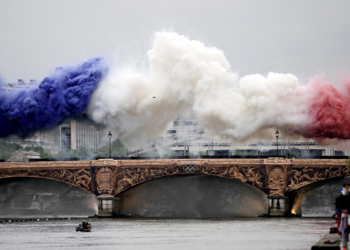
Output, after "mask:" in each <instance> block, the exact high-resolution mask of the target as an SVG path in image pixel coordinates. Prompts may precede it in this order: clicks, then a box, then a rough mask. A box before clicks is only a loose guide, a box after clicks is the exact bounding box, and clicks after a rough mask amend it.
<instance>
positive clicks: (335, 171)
mask: <svg viewBox="0 0 350 250" xmlns="http://www.w3.org/2000/svg"><path fill="white" fill-rule="evenodd" d="M347 172H348V168H347V167H346V166H340V167H333V166H331V167H329V168H321V169H320V168H317V167H310V166H300V168H296V169H293V170H292V171H291V172H290V176H291V178H290V185H289V186H288V190H291V191H292V190H296V189H299V188H301V187H303V186H306V185H309V184H311V183H313V182H318V181H323V180H326V179H331V178H336V177H341V176H345V175H347Z"/></svg>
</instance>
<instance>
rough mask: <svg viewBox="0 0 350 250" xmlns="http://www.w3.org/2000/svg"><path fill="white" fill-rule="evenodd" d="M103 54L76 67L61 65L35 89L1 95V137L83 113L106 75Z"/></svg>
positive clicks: (47, 126) (50, 124) (42, 126)
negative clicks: (101, 56) (101, 57)
mask: <svg viewBox="0 0 350 250" xmlns="http://www.w3.org/2000/svg"><path fill="white" fill-rule="evenodd" d="M106 73H107V68H106V67H105V65H104V64H103V63H102V60H101V59H100V58H94V59H90V60H88V61H87V62H85V63H83V64H81V65H78V66H74V67H62V68H61V67H60V68H57V69H56V71H55V72H54V73H53V74H52V75H51V76H50V77H46V78H45V79H44V80H43V81H42V82H41V83H40V85H39V87H38V88H36V89H30V90H27V91H24V90H23V91H19V92H15V93H10V94H4V93H3V94H2V95H0V137H6V136H8V135H10V134H18V135H20V136H22V137H24V136H26V135H28V133H30V132H34V131H37V130H42V129H48V128H52V127H54V126H57V125H59V124H60V123H62V122H63V121H64V120H66V119H67V118H69V117H73V116H80V115H82V114H83V113H84V110H85V109H86V107H87V106H88V104H89V101H90V97H91V95H92V93H93V92H94V91H95V90H96V88H97V86H98V83H99V82H100V81H101V79H102V78H103V77H104V76H105V75H106Z"/></svg>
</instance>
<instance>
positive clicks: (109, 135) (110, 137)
mask: <svg viewBox="0 0 350 250" xmlns="http://www.w3.org/2000/svg"><path fill="white" fill-rule="evenodd" d="M108 138H109V158H111V139H112V133H111V131H109V133H108Z"/></svg>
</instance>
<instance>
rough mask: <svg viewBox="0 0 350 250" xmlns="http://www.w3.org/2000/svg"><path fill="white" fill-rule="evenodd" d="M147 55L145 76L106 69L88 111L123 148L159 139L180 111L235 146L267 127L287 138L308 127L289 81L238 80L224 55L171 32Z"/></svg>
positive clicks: (275, 77)
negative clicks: (112, 134)
mask: <svg viewBox="0 0 350 250" xmlns="http://www.w3.org/2000/svg"><path fill="white" fill-rule="evenodd" d="M147 55H148V60H149V70H148V73H146V74H141V73H137V72H135V71H136V70H135V69H130V68H128V67H123V68H122V69H118V70H111V72H110V73H109V75H108V76H107V77H106V78H105V80H104V81H103V82H101V83H100V86H99V88H98V89H97V90H96V91H95V93H94V94H93V96H92V100H91V101H90V105H89V107H88V115H89V116H90V117H91V119H93V120H94V121H95V122H97V123H102V124H105V125H107V126H108V128H110V129H111V130H113V131H114V132H115V133H117V136H118V138H120V139H121V140H122V141H123V142H124V143H126V144H129V145H130V144H134V145H135V144H136V143H137V141H138V140H142V139H148V138H154V137H156V136H159V135H161V134H163V133H164V131H165V130H166V129H167V128H168V127H169V126H170V124H171V122H172V121H173V120H174V118H176V117H177V116H178V114H183V113H186V112H193V113H195V114H196V116H197V119H198V122H199V125H200V126H201V127H203V128H205V129H206V130H207V131H210V132H211V133H214V134H216V135H220V136H229V137H232V138H233V139H236V140H244V139H247V138H248V137H249V136H250V135H252V134H254V133H256V132H257V131H260V130H261V129H263V128H267V127H277V128H280V129H282V130H284V132H286V133H288V134H293V133H294V132H295V131H300V130H302V129H303V125H302V124H305V123H306V121H307V110H308V106H307V103H308V102H307V98H308V96H306V94H305V93H306V91H304V89H303V88H304V87H302V86H299V83H298V79H297V78H296V77H295V76H294V75H292V74H276V73H269V74H268V76H267V77H264V76H262V75H248V76H245V77H243V78H241V79H240V80H239V81H238V76H237V74H235V73H233V72H232V71H231V67H230V64H229V62H228V61H227V60H226V58H225V55H224V53H223V51H221V50H219V49H216V48H210V47H206V46H205V45H204V44H203V43H201V42H199V41H193V40H189V39H188V38H186V37H185V36H181V35H178V34H176V33H167V32H161V33H156V34H155V37H154V45H153V48H152V49H151V50H149V51H148V53H147ZM154 97H155V98H154Z"/></svg>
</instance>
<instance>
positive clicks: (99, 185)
mask: <svg viewBox="0 0 350 250" xmlns="http://www.w3.org/2000/svg"><path fill="white" fill-rule="evenodd" d="M348 172H349V167H348V166H347V165H346V163H345V160H337V159H332V160H328V159H284V158H268V159H153V160H113V159H100V160H91V161H38V162H3V163H0V179H1V178H11V177H34V178H45V179H51V180H55V181H60V182H65V183H68V184H71V185H74V186H77V187H79V188H82V189H84V190H86V191H89V192H91V193H93V194H95V195H96V196H97V197H98V198H99V200H100V201H101V202H100V203H101V204H102V205H103V202H104V201H105V203H106V204H107V203H108V200H114V199H113V197H116V196H117V195H118V194H120V193H121V192H123V191H125V190H127V189H130V188H132V187H133V186H135V185H138V184H140V183H143V182H146V181H150V180H152V179H155V178H161V177H164V176H171V175H183V174H200V175H212V176H218V177H222V178H227V179H232V180H235V181H239V182H243V183H245V184H247V185H249V186H251V187H253V188H255V189H258V190H260V191H261V192H264V193H265V194H267V195H268V196H269V197H284V196H285V194H286V193H291V192H292V191H295V190H297V189H299V188H301V187H304V186H306V185H309V184H312V183H315V182H318V181H322V180H326V179H331V178H336V177H343V176H345V175H348ZM108 204H109V203H108ZM278 204H279V201H278ZM102 205H101V206H102ZM112 205H113V204H112ZM270 206H271V202H270ZM272 206H273V201H272ZM99 209H100V208H99ZM101 209H102V207H101ZM99 213H100V210H99Z"/></svg>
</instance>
